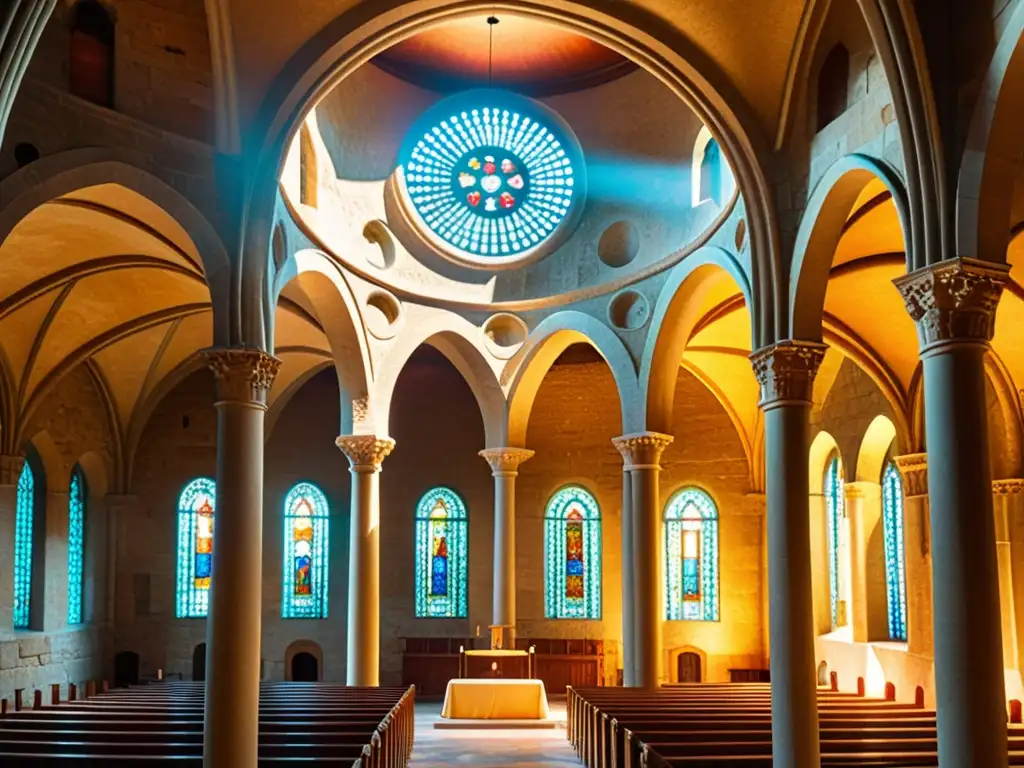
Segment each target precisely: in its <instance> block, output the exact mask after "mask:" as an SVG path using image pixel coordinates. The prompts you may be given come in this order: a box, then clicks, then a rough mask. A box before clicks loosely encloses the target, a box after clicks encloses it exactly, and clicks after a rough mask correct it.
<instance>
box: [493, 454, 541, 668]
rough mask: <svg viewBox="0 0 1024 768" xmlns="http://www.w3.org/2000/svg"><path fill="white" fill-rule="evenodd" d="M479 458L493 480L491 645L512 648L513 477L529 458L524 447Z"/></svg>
mask: <svg viewBox="0 0 1024 768" xmlns="http://www.w3.org/2000/svg"><path fill="white" fill-rule="evenodd" d="M480 456H482V457H483V458H484V460H485V461H486V462H487V463H488V464H489V465H490V467H491V474H492V475H493V477H494V560H493V564H494V582H493V584H494V599H493V602H492V611H493V614H492V622H491V626H492V629H491V645H492V647H493V646H500V647H503V648H514V647H515V627H516V477H517V476H518V474H519V465H520V464H522V463H523V462H524V461H526V460H527V459H529V458H531V457H532V456H533V451H530V450H527V449H525V448H487V449H485V450H482V451H480Z"/></svg>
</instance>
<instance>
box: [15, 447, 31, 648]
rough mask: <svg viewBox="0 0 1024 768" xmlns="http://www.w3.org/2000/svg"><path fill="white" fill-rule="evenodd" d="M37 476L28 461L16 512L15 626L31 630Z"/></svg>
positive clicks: (19, 478) (20, 486)
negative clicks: (33, 535)
mask: <svg viewBox="0 0 1024 768" xmlns="http://www.w3.org/2000/svg"><path fill="white" fill-rule="evenodd" d="M35 486H36V483H35V476H34V474H33V473H32V467H31V466H30V465H29V463H28V462H27V461H26V462H25V463H24V464H23V465H22V468H21V474H20V475H19V476H18V500H17V507H16V509H15V514H14V616H13V619H14V628H15V629H28V628H29V625H30V623H31V620H32V560H33V557H32V555H33V541H32V538H33V537H32V534H33V528H34V527H35V519H34V518H35V501H36V498H35V496H36V489H35Z"/></svg>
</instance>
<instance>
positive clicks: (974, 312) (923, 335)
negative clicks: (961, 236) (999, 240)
mask: <svg viewBox="0 0 1024 768" xmlns="http://www.w3.org/2000/svg"><path fill="white" fill-rule="evenodd" d="M1008 273H1009V267H1008V266H1007V265H1005V264H994V263H992V262H987V261H979V260H978V259H964V258H957V259H949V260H947V261H942V262H939V263H938V264H933V265H932V266H930V267H925V268H924V269H919V270H917V271H916V272H911V273H910V274H909V275H904V276H903V277H899V278H897V279H896V280H894V281H893V283H894V284H895V285H896V287H897V288H898V289H899V291H900V293H901V294H902V295H903V301H904V303H905V304H906V305H907V312H909V313H910V317H911V318H913V320H914V322H915V323H917V336H918V339H919V340H920V342H921V352H922V353H925V352H928V351H932V350H934V349H935V348H936V347H937V346H942V345H945V344H948V343H950V342H959V343H963V342H974V343H979V344H987V343H988V342H989V341H991V340H992V334H993V332H994V330H995V318H996V307H997V306H998V305H999V297H1000V296H1001V295H1002V293H1003V284H1004V283H1005V282H1006V277H1007V274H1008Z"/></svg>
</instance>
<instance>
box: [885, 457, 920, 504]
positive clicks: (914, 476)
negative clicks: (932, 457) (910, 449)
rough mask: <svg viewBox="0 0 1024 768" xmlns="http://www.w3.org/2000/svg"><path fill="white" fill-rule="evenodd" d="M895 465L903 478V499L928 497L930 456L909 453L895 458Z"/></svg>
mask: <svg viewBox="0 0 1024 768" xmlns="http://www.w3.org/2000/svg"><path fill="white" fill-rule="evenodd" d="M893 463H894V464H895V465H896V469H898V470H899V473H900V477H901V478H903V497H904V498H907V499H909V498H913V497H914V496H927V495H928V454H927V453H908V454H907V455H905V456H894V457H893Z"/></svg>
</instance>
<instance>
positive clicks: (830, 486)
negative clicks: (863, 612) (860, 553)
mask: <svg viewBox="0 0 1024 768" xmlns="http://www.w3.org/2000/svg"><path fill="white" fill-rule="evenodd" d="M843 485H844V484H843V467H842V464H841V463H840V462H839V457H838V456H836V457H833V458H832V460H831V461H829V463H828V466H827V467H826V468H825V535H826V536H827V537H828V582H829V597H830V600H831V603H832V627H833V629H834V628H835V627H838V626H839V529H840V526H841V525H842V519H843V505H844V504H845V500H844V498H843V493H844V491H843Z"/></svg>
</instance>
